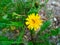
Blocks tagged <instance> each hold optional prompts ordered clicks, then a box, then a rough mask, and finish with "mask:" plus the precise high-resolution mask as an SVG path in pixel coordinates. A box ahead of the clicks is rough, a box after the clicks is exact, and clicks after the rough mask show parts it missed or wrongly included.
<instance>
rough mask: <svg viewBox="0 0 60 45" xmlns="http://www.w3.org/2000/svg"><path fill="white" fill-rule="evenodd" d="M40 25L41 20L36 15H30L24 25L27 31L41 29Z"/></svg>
mask: <svg viewBox="0 0 60 45" xmlns="http://www.w3.org/2000/svg"><path fill="white" fill-rule="evenodd" d="M42 23H43V20H42V19H41V16H39V15H38V14H36V15H35V14H34V13H32V14H30V15H29V16H28V17H27V18H26V25H27V27H28V29H34V30H35V31H36V30H38V29H39V28H40V27H41V25H42Z"/></svg>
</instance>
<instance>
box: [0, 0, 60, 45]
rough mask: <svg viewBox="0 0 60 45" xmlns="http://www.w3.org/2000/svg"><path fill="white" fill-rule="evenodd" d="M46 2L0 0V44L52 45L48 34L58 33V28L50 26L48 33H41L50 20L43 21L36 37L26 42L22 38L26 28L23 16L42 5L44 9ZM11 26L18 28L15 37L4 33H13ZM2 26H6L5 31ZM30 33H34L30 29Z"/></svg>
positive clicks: (59, 30) (38, 9)
mask: <svg viewBox="0 0 60 45" xmlns="http://www.w3.org/2000/svg"><path fill="white" fill-rule="evenodd" d="M47 2H48V0H45V3H44V4H41V2H40V0H0V33H1V34H0V45H12V44H15V45H23V44H25V45H53V44H51V43H49V40H48V39H49V37H50V36H56V35H59V34H60V28H57V29H52V28H50V29H49V30H50V31H49V33H47V32H45V33H44V34H42V32H43V31H45V30H46V29H48V28H49V26H50V25H51V23H52V22H51V21H50V20H47V21H45V22H44V23H43V26H42V27H41V30H40V31H39V32H38V33H37V34H36V36H37V38H34V39H33V40H31V41H26V42H25V41H24V40H23V37H24V33H25V30H26V26H25V18H26V17H27V16H28V14H31V13H38V12H39V11H40V10H41V8H42V7H45V9H46V3H47ZM11 26H15V27H16V30H19V35H18V36H17V37H16V39H15V38H13V39H9V38H8V37H9V36H5V35H4V34H6V33H7V32H8V33H10V32H12V34H14V33H13V32H14V31H15V30H12V29H11ZM4 28H6V31H4V32H3V29H4ZM8 29H9V30H8ZM12 34H10V35H12ZM31 34H35V33H34V32H33V31H32V33H31ZM31 36H33V35H31Z"/></svg>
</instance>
